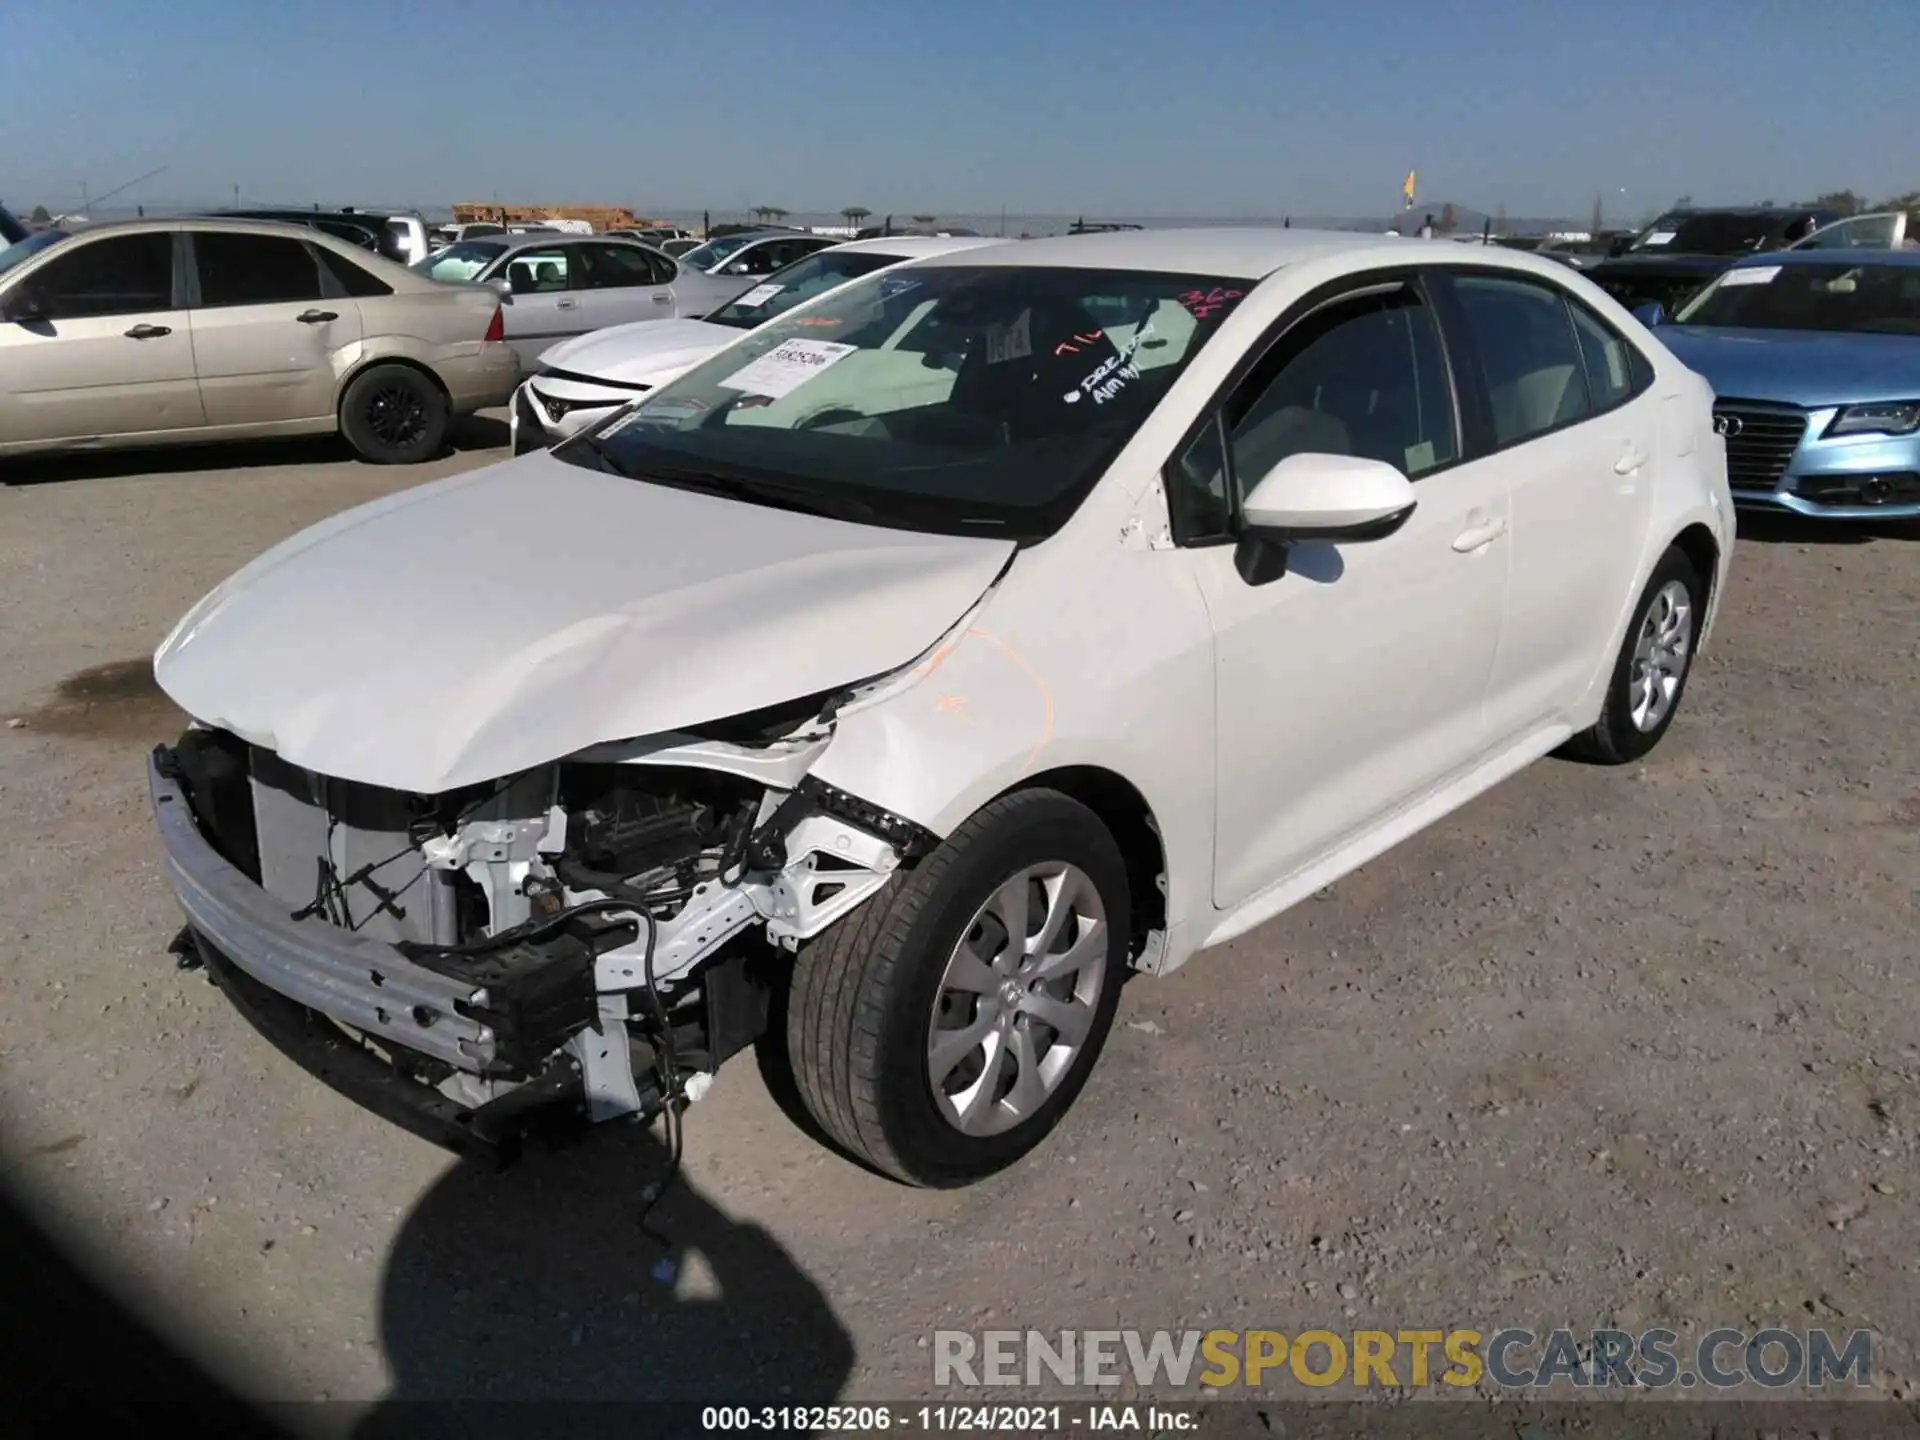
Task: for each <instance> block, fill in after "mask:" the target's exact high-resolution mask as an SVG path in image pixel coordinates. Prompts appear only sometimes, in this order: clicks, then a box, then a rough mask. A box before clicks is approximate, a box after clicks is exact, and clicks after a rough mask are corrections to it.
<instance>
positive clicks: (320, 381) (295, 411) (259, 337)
mask: <svg viewBox="0 0 1920 1440" xmlns="http://www.w3.org/2000/svg"><path fill="white" fill-rule="evenodd" d="M189 238H190V239H191V240H192V242H193V256H194V274H195V276H196V277H197V279H198V282H199V294H198V296H197V298H196V299H195V302H194V307H193V351H194V360H195V365H196V368H197V369H198V371H199V375H200V399H201V402H202V403H203V404H204V405H205V406H206V412H207V423H208V424H209V425H276V424H284V423H287V422H292V421H300V420H320V419H325V418H327V417H330V416H331V415H332V414H333V413H334V399H335V392H336V388H337V382H338V378H339V374H338V371H337V370H336V368H335V366H334V357H335V355H336V354H337V353H338V352H339V351H341V350H343V349H345V348H347V347H348V346H350V345H353V344H355V343H357V342H358V341H359V339H360V307H359V306H358V305H356V304H355V303H354V302H353V301H352V300H349V299H345V298H341V297H339V296H338V295H337V291H338V289H339V287H338V286H337V285H331V284H328V283H327V282H326V281H325V280H323V278H322V274H321V269H320V262H319V260H318V258H317V257H316V255H315V254H314V251H313V250H312V248H311V247H309V246H308V244H307V242H306V241H304V240H298V239H294V238H293V237H291V236H280V235H249V234H244V233H240V232H232V231H215V230H198V231H194V232H191V234H190V236H189ZM329 291H333V292H336V293H335V294H334V295H333V296H330V295H329V293H328V292H329Z"/></svg>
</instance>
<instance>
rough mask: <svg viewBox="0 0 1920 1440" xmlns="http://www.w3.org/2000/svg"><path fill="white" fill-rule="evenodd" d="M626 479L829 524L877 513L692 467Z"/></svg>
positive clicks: (663, 468) (776, 483)
mask: <svg viewBox="0 0 1920 1440" xmlns="http://www.w3.org/2000/svg"><path fill="white" fill-rule="evenodd" d="M629 478H630V479H634V480H651V481H656V482H658V483H659V484H662V485H671V486H674V487H675V488H676V489H681V490H696V491H699V492H700V493H701V494H705V495H719V496H723V497H724V498H726V499H728V500H751V501H757V502H759V503H761V504H764V505H773V506H776V507H778V508H780V509H782V510H798V511H800V512H802V513H803V514H807V515H824V516H826V517H827V518H828V519H830V520H844V519H847V518H849V517H852V516H858V517H859V518H860V519H863V520H865V519H870V518H872V516H873V515H874V514H875V513H876V512H875V511H874V508H873V506H871V505H869V504H867V502H866V501H864V500H855V499H853V498H852V497H850V496H844V495H833V494H823V493H822V492H821V491H820V490H818V489H816V488H815V487H813V486H811V485H794V484H790V483H788V482H786V481H781V480H765V479H761V478H759V477H757V476H751V475H736V474H733V473H731V472H725V471H719V470H702V469H699V468H697V467H692V466H680V465H651V464H650V465H644V466H641V467H638V468H637V469H636V470H634V471H633V472H632V473H631V474H630V476H629Z"/></svg>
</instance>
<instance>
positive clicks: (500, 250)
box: [413, 233, 741, 369]
mask: <svg viewBox="0 0 1920 1440" xmlns="http://www.w3.org/2000/svg"><path fill="white" fill-rule="evenodd" d="M413 269H414V270H415V271H416V272H417V273H419V274H421V275H425V276H426V277H427V278H429V279H431V280H446V281H454V282H468V283H471V282H476V281H477V282H479V283H481V284H486V285H491V286H492V287H493V288H494V289H495V290H497V291H499V292H500V294H501V295H502V296H503V297H504V298H505V299H506V301H507V303H506V305H505V306H504V307H503V309H504V313H505V317H506V332H507V343H508V344H510V345H511V346H512V347H513V349H514V352H515V353H516V354H517V355H519V357H520V362H521V365H522V367H523V368H525V369H531V368H532V367H533V363H534V361H535V360H536V359H537V358H538V357H539V354H540V352H541V351H542V350H545V349H547V348H548V347H549V346H551V345H553V344H555V343H556V342H558V341H561V340H568V339H571V338H572V337H573V336H575V335H584V334H586V333H587V332H588V331H589V330H604V329H606V327H607V326H609V325H630V324H633V323H634V322H636V321H640V320H673V319H698V318H699V317H700V316H703V315H706V314H708V313H709V312H710V311H713V310H717V309H719V308H720V307H721V306H722V305H724V304H726V303H727V301H729V300H731V299H732V298H733V297H734V295H735V294H736V293H738V291H739V289H740V283H741V282H739V281H736V280H732V279H731V278H728V279H722V278H720V277H718V276H712V275H706V274H703V273H701V272H700V271H699V270H696V269H692V268H690V267H687V266H683V265H681V264H680V262H679V261H677V260H672V259H669V258H668V257H667V256H665V255H662V254H661V253H660V252H659V251H658V250H655V249H653V248H652V247H650V246H647V245H642V244H640V243H639V242H638V241H635V240H625V239H619V238H616V237H614V236H611V235H560V234H552V233H549V234H533V235H499V236H488V237H486V238H485V239H480V240H463V241H460V242H459V243H458V244H454V245H449V246H448V247H447V248H446V249H444V250H442V251H440V253H439V254H437V255H433V256H430V257H428V258H427V259H425V260H423V261H420V262H419V263H417V264H416V265H414V266H413Z"/></svg>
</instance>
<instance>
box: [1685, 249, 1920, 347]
mask: <svg viewBox="0 0 1920 1440" xmlns="http://www.w3.org/2000/svg"><path fill="white" fill-rule="evenodd" d="M1675 320H1676V323H1678V324H1682V325H1724V326H1731V327H1736V328H1739V329H1744V330H1834V331H1852V332H1856V333H1859V332H1866V333H1874V334H1882V335H1920V266H1914V265H1849V264H1846V263H1845V262H1843V261H1835V263H1833V264H1831V265H1826V264H1815V265H1806V264H1801V265H1743V266H1741V267H1739V268H1738V269H1734V270H1729V271H1727V272H1726V274H1724V275H1722V276H1720V278H1719V279H1717V280H1715V281H1714V282H1713V284H1711V285H1709V286H1708V287H1707V288H1706V289H1705V290H1702V291H1701V292H1700V294H1699V296H1698V297H1697V298H1696V299H1695V300H1694V301H1693V302H1692V303H1691V304H1689V305H1688V306H1686V307H1685V308H1684V309H1683V310H1681V312H1680V313H1679V315H1677V316H1676V317H1675Z"/></svg>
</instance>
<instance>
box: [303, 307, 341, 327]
mask: <svg viewBox="0 0 1920 1440" xmlns="http://www.w3.org/2000/svg"><path fill="white" fill-rule="evenodd" d="M293 318H294V319H296V320H298V321H299V322H300V323H301V324H302V325H324V324H325V323H326V322H327V321H329V320H338V319H339V318H340V317H339V316H338V315H336V314H334V313H333V311H331V310H302V311H301V312H300V313H299V314H298V315H296V316H294V317H293Z"/></svg>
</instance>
